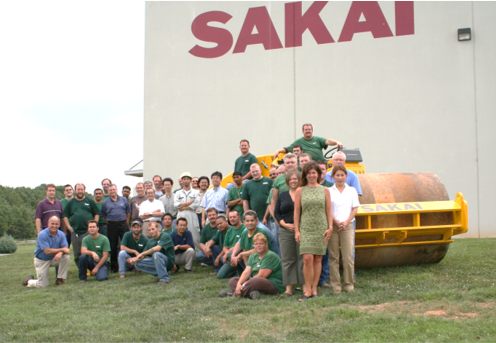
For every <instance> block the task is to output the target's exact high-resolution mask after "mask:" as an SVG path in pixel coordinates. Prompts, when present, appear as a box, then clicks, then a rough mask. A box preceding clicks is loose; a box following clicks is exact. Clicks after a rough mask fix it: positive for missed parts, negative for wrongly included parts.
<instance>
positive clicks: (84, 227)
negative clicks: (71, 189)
mask: <svg viewBox="0 0 496 343" xmlns="http://www.w3.org/2000/svg"><path fill="white" fill-rule="evenodd" d="M97 214H100V210H99V209H98V206H96V203H95V201H94V200H93V199H90V198H88V197H84V199H83V200H81V201H78V200H76V198H73V199H71V200H70V201H69V202H68V203H67V204H66V206H65V207H64V214H63V215H62V216H63V217H67V218H69V224H71V227H72V228H73V229H74V232H75V233H77V234H79V235H81V234H83V233H86V231H88V220H92V219H93V218H94V216H95V215H97Z"/></svg>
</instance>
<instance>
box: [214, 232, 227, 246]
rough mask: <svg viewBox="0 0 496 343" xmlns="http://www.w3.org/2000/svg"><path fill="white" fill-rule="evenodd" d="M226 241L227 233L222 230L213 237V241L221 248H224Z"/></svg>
mask: <svg viewBox="0 0 496 343" xmlns="http://www.w3.org/2000/svg"><path fill="white" fill-rule="evenodd" d="M225 239H226V232H222V231H220V230H217V232H216V233H215V236H213V237H212V241H214V242H215V243H216V244H217V245H219V246H220V247H223V246H224V241H225Z"/></svg>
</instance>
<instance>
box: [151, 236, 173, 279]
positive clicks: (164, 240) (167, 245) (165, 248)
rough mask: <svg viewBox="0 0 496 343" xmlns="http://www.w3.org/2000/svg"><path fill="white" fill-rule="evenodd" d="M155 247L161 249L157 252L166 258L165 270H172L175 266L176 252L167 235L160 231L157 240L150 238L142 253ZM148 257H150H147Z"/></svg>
mask: <svg viewBox="0 0 496 343" xmlns="http://www.w3.org/2000/svg"><path fill="white" fill-rule="evenodd" d="M157 245H159V246H160V247H161V248H162V249H160V250H159V252H161V253H162V254H164V255H165V256H167V269H169V270H170V269H172V268H173V267H174V264H175V260H174V258H175V256H176V252H175V251H174V242H173V241H172V238H171V236H170V235H169V234H168V233H165V232H163V231H162V232H161V233H160V236H159V237H158V239H155V238H154V237H151V238H150V239H148V242H147V243H146V247H145V250H144V251H147V250H150V249H151V248H153V247H156V246H157ZM149 257H152V256H151V255H149Z"/></svg>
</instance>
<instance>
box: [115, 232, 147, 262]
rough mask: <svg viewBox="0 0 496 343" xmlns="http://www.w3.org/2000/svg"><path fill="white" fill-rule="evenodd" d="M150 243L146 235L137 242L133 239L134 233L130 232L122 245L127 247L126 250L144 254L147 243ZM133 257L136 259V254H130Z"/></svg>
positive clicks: (125, 236)
mask: <svg viewBox="0 0 496 343" xmlns="http://www.w3.org/2000/svg"><path fill="white" fill-rule="evenodd" d="M147 242H148V239H147V238H146V237H145V236H144V235H140V238H138V239H137V240H136V239H135V238H134V237H133V232H132V231H128V232H126V233H125V234H124V237H122V241H121V245H123V246H125V247H126V248H129V249H133V250H136V251H137V252H139V253H142V252H143V251H145V247H146V243H147ZM130 255H131V256H132V257H135V256H134V254H130Z"/></svg>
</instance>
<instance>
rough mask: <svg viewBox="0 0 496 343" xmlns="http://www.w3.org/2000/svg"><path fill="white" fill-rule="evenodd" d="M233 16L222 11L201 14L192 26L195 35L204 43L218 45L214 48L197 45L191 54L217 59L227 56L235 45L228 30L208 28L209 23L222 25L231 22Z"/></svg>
mask: <svg viewBox="0 0 496 343" xmlns="http://www.w3.org/2000/svg"><path fill="white" fill-rule="evenodd" d="M231 18H232V15H230V14H227V13H225V12H221V11H211V12H206V13H202V14H200V15H199V16H198V17H196V18H195V20H193V23H192V24H191V32H193V35H194V36H195V37H196V38H198V39H199V40H202V41H204V42H213V43H217V46H216V47H214V48H204V47H201V46H199V45H195V46H194V47H193V48H192V49H191V50H190V51H189V53H190V54H191V55H193V56H196V57H203V58H216V57H220V56H222V55H225V54H226V53H227V52H228V51H229V50H231V47H232V45H233V37H232V35H231V33H230V32H229V31H228V30H226V29H221V28H219V27H212V26H208V23H209V22H212V21H214V22H219V23H222V24H225V23H227V22H228V21H229V20H231Z"/></svg>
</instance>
